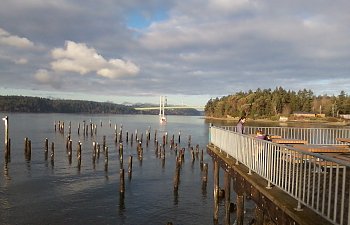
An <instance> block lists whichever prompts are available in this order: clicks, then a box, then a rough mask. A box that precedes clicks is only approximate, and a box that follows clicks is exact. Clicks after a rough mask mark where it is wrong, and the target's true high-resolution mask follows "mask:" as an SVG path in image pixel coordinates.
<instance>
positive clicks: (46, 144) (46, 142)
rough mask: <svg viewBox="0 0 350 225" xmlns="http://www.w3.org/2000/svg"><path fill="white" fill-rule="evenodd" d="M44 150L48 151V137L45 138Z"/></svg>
mask: <svg viewBox="0 0 350 225" xmlns="http://www.w3.org/2000/svg"><path fill="white" fill-rule="evenodd" d="M44 149H45V152H47V151H49V139H47V138H45V148H44Z"/></svg>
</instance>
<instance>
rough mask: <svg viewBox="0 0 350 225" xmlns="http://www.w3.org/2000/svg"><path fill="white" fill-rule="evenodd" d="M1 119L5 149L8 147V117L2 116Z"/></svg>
mask: <svg viewBox="0 0 350 225" xmlns="http://www.w3.org/2000/svg"><path fill="white" fill-rule="evenodd" d="M2 120H3V121H4V122H5V150H8V149H9V147H10V146H9V117H8V116H5V117H4V118H2Z"/></svg>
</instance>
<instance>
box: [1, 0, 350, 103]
mask: <svg viewBox="0 0 350 225" xmlns="http://www.w3.org/2000/svg"><path fill="white" fill-rule="evenodd" d="M349 8H350V1H347V0H335V1H331V2H330V1H326V0H308V1H305V0H293V1H290V0H177V1H174V0H173V1H170V0H118V1H115V0H98V1H97V0H95V1H93V0H60V1H57V0H25V1H23V0H2V2H1V7H0V95H22V96H39V97H45V98H59V99H79V100H91V101H100V102H105V101H109V102H114V103H119V104H123V103H126V102H128V103H155V104H156V103H158V102H159V96H161V95H162V96H167V100H168V104H176V105H179V104H184V105H201V106H203V105H205V104H206V103H207V102H208V100H209V99H211V98H216V97H221V96H227V95H230V94H234V93H236V92H240V91H249V90H256V89H257V88H260V89H268V88H271V89H275V88H276V87H283V88H284V89H286V90H293V91H298V90H302V89H304V88H305V89H307V90H309V89H310V90H312V91H313V92H314V94H315V95H324V94H327V95H338V94H339V93H340V91H341V90H344V91H345V92H346V93H349V89H350V76H349V73H350V13H349Z"/></svg>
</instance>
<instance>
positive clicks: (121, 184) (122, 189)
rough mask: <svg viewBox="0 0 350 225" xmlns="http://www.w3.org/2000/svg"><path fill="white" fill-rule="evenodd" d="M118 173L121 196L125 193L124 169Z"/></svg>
mask: <svg viewBox="0 0 350 225" xmlns="http://www.w3.org/2000/svg"><path fill="white" fill-rule="evenodd" d="M119 173H120V188H119V191H120V193H121V194H124V192H125V180H124V169H123V168H121V169H120V172H119Z"/></svg>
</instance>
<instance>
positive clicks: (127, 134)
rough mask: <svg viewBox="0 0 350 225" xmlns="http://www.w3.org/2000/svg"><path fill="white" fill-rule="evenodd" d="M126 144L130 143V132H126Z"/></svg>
mask: <svg viewBox="0 0 350 225" xmlns="http://www.w3.org/2000/svg"><path fill="white" fill-rule="evenodd" d="M126 143H129V131H126Z"/></svg>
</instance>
